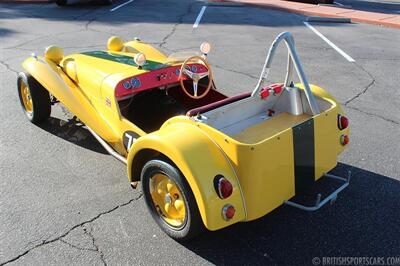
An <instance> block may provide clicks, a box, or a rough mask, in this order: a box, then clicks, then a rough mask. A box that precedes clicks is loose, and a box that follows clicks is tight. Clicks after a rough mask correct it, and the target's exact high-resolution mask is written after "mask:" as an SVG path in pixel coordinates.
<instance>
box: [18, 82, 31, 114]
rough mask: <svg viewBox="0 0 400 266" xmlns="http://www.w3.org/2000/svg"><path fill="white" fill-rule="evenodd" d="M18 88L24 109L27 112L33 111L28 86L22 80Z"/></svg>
mask: <svg viewBox="0 0 400 266" xmlns="http://www.w3.org/2000/svg"><path fill="white" fill-rule="evenodd" d="M19 89H20V91H21V98H22V102H23V104H24V108H25V111H26V112H28V113H32V112H33V104H32V97H31V92H30V91H29V88H28V86H27V85H26V84H25V83H24V82H21V85H20V88H19Z"/></svg>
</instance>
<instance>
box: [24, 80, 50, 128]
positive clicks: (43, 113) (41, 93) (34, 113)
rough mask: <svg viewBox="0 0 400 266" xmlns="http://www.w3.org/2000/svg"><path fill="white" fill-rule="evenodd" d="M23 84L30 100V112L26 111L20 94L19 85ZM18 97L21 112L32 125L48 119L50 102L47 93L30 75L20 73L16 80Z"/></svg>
mask: <svg viewBox="0 0 400 266" xmlns="http://www.w3.org/2000/svg"><path fill="white" fill-rule="evenodd" d="M22 83H24V84H25V85H26V86H27V89H28V90H29V93H30V97H31V99H32V110H31V111H28V110H27V109H26V107H25V105H24V100H23V98H22V97H23V96H22V92H21V85H22ZM17 89H18V96H19V100H20V103H21V106H22V110H23V111H24V113H25V115H26V116H27V117H28V119H29V121H31V122H32V123H34V124H40V123H41V122H43V121H44V120H47V119H48V118H49V117H50V113H51V101H50V95H49V92H48V91H47V90H46V89H45V88H44V87H43V86H42V85H40V83H39V82H38V81H37V80H35V79H34V78H33V77H32V76H31V75H29V74H27V73H24V72H20V73H19V74H18V80H17Z"/></svg>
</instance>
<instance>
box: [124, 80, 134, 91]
mask: <svg viewBox="0 0 400 266" xmlns="http://www.w3.org/2000/svg"><path fill="white" fill-rule="evenodd" d="M123 86H124V89H126V90H129V89H130V88H131V87H132V86H131V83H130V82H129V81H125V82H124V84H123Z"/></svg>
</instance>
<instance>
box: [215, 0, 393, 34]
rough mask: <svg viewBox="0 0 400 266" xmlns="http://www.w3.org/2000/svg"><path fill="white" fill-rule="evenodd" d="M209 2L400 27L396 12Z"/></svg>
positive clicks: (244, 0)
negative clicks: (253, 6) (244, 5)
mask: <svg viewBox="0 0 400 266" xmlns="http://www.w3.org/2000/svg"><path fill="white" fill-rule="evenodd" d="M209 2H231V3H241V4H247V5H255V6H261V7H266V8H271V9H277V10H282V11H287V12H291V13H298V14H303V15H306V16H320V17H335V18H350V19H351V21H352V22H361V23H367V24H374V25H381V26H386V27H391V28H399V29H400V15H396V14H384V13H376V12H367V11H359V10H354V9H349V8H340V7H332V6H318V5H313V4H305V3H298V2H289V1H282V0H209Z"/></svg>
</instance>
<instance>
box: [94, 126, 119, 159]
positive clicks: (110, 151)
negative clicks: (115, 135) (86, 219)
mask: <svg viewBox="0 0 400 266" xmlns="http://www.w3.org/2000/svg"><path fill="white" fill-rule="evenodd" d="M86 128H87V129H88V130H89V132H90V133H92V135H93V136H94V137H95V138H96V139H97V141H98V142H100V144H101V146H103V148H104V149H106V151H107V152H108V153H109V154H110V155H112V156H113V157H114V158H115V159H117V160H118V161H120V162H122V163H124V164H127V161H126V158H125V157H124V156H122V155H121V154H119V153H118V152H116V151H115V150H114V149H113V148H112V147H111V146H110V145H108V143H107V142H105V141H104V140H103V139H102V138H101V137H100V136H99V135H97V134H96V133H95V132H94V131H93V130H92V129H91V128H90V127H88V126H86Z"/></svg>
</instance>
